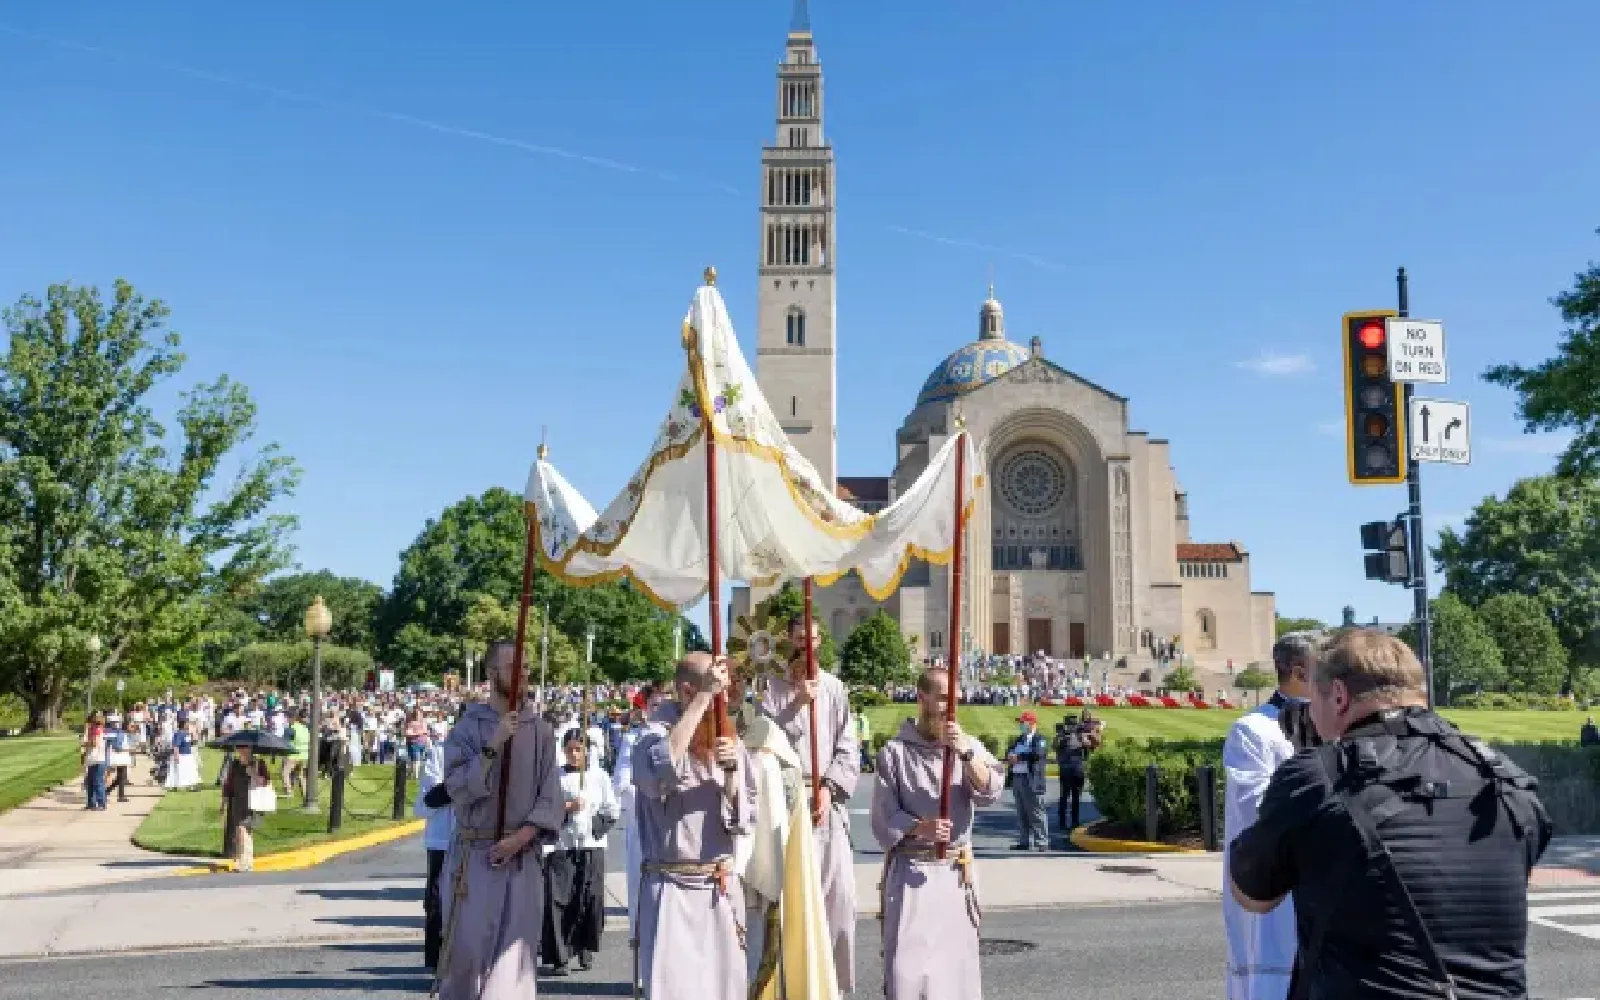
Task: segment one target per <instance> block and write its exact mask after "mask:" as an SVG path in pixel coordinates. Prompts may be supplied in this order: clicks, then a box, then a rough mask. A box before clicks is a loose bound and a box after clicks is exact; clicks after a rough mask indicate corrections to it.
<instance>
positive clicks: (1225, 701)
mask: <svg viewBox="0 0 1600 1000" xmlns="http://www.w3.org/2000/svg"><path fill="white" fill-rule="evenodd" d="M1217 707H1218V708H1232V707H1234V706H1233V702H1231V701H1229V700H1228V699H1226V698H1224V699H1222V700H1221V701H1219V702H1217Z"/></svg>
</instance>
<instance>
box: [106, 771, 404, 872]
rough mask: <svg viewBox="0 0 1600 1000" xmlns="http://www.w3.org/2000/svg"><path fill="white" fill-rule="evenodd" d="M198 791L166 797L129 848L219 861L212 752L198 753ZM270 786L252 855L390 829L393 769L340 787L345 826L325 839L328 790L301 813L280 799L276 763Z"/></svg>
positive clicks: (358, 774) (359, 775) (218, 799)
mask: <svg viewBox="0 0 1600 1000" xmlns="http://www.w3.org/2000/svg"><path fill="white" fill-rule="evenodd" d="M200 755H201V756H200V779H201V787H200V790H199V791H194V792H168V793H167V794H166V795H165V796H163V797H162V799H161V801H160V802H159V803H157V805H156V807H155V809H154V810H152V811H151V813H150V815H149V816H147V817H145V821H144V822H143V823H141V824H140V825H139V829H138V830H137V831H135V832H134V835H133V842H134V843H135V844H138V845H139V846H140V847H143V848H145V849H146V850H151V851H161V852H163V853H166V854H185V855H190V856H195V857H221V856H222V793H221V792H220V791H219V790H218V789H217V788H216V787H215V786H214V785H213V784H212V781H213V780H214V779H215V778H216V776H217V768H218V767H220V766H221V762H222V755H221V753H220V751H216V750H201V751H200ZM271 766H272V776H273V783H274V784H275V785H276V786H277V788H278V811H277V812H274V813H269V814H267V815H266V816H265V817H263V818H262V821H261V825H260V826H259V827H257V828H256V831H255V853H256V857H258V858H260V857H263V856H265V855H268V854H276V853H279V852H282V851H288V850H293V849H294V848H297V847H305V846H307V845H309V844H317V843H322V842H325V841H329V840H339V839H343V838H346V837H354V836H357V835H359V834H363V833H367V832H369V831H372V830H376V829H379V828H381V827H385V826H390V825H392V823H393V821H392V820H391V819H390V818H389V817H390V816H391V815H392V810H393V808H394V806H393V803H394V768H393V767H392V766H389V765H381V766H380V765H368V766H364V767H358V768H356V770H355V772H354V773H353V774H352V775H351V776H350V778H349V780H348V781H346V783H345V799H344V806H345V813H344V825H343V826H341V827H340V829H339V832H338V833H337V834H335V835H332V836H330V835H329V834H328V803H329V801H331V799H332V786H331V783H330V782H329V781H327V780H326V779H324V780H323V782H322V784H321V786H320V790H319V792H318V797H319V804H320V810H321V811H319V812H317V813H310V814H308V813H304V812H301V811H300V799H299V797H298V796H295V797H294V798H293V799H292V800H291V799H288V798H285V797H284V795H283V786H282V784H281V781H282V779H281V776H280V771H279V768H280V766H281V764H280V762H279V761H278V760H276V759H274V760H273V761H272V762H271ZM414 787H415V786H408V787H407V790H406V818H407V819H409V818H410V813H411V803H412V801H413V800H414V799H415V798H416V796H415V794H414V791H413V789H414Z"/></svg>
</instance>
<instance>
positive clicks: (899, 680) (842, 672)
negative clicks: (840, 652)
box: [839, 610, 912, 688]
mask: <svg viewBox="0 0 1600 1000" xmlns="http://www.w3.org/2000/svg"><path fill="white" fill-rule="evenodd" d="M911 677H912V674H911V648H910V647H909V646H907V645H906V639H905V636H903V635H901V634H900V626H899V625H898V624H896V622H895V620H894V619H893V618H890V617H889V616H888V615H886V614H884V613H883V611H881V610H879V611H874V612H873V613H872V617H870V618H868V619H867V620H866V621H864V622H862V623H860V624H859V625H857V626H856V627H855V628H853V629H851V630H850V636H849V638H847V639H845V641H844V663H843V665H842V666H841V667H840V668H839V679H840V680H842V681H844V682H845V683H846V684H850V685H857V684H859V685H864V686H866V687H870V688H885V687H888V686H889V685H891V684H905V683H908V682H910V680H911Z"/></svg>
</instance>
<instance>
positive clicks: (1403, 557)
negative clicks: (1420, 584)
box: [1361, 517, 1411, 584]
mask: <svg viewBox="0 0 1600 1000" xmlns="http://www.w3.org/2000/svg"><path fill="white" fill-rule="evenodd" d="M1410 537H1411V536H1410V532H1408V531H1407V530H1406V519H1405V518H1403V517H1398V518H1395V519H1394V520H1393V521H1371V522H1368V523H1367V524H1363V525H1362V526H1361V547H1362V548H1363V549H1365V550H1366V564H1367V579H1368V580H1381V581H1383V582H1384V583H1404V584H1408V583H1410V582H1411V546H1410Z"/></svg>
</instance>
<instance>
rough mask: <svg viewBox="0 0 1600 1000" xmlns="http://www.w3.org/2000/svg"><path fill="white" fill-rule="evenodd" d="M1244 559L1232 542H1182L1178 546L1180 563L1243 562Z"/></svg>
mask: <svg viewBox="0 0 1600 1000" xmlns="http://www.w3.org/2000/svg"><path fill="white" fill-rule="evenodd" d="M1243 559H1244V557H1243V556H1242V555H1241V554H1240V553H1239V550H1238V549H1237V548H1235V547H1234V546H1233V544H1232V543H1231V542H1224V543H1222V544H1220V545H1219V544H1216V543H1213V542H1198V543H1191V542H1181V543H1179V545H1178V561H1179V562H1241V561H1243Z"/></svg>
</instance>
